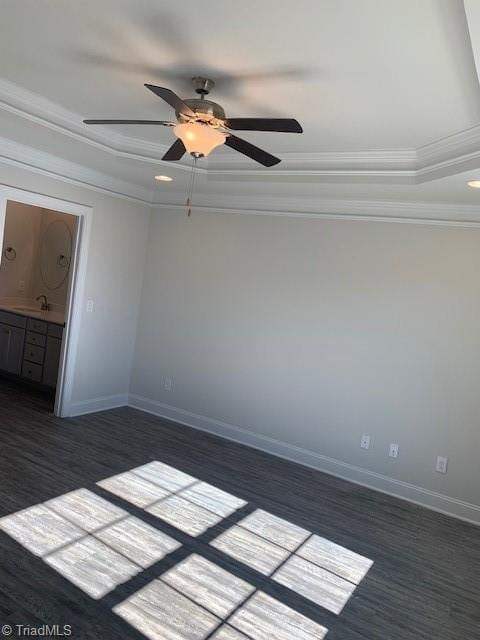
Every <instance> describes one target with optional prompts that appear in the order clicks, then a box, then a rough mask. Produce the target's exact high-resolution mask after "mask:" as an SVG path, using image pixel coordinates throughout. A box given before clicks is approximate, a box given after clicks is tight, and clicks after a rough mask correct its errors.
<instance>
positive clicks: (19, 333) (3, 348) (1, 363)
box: [0, 324, 25, 375]
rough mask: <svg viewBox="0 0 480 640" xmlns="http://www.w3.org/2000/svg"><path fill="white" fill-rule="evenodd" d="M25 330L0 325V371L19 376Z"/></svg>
mask: <svg viewBox="0 0 480 640" xmlns="http://www.w3.org/2000/svg"><path fill="white" fill-rule="evenodd" d="M24 342H25V330H24V329H20V328H18V327H11V326H9V325H8V324H0V369H2V370H3V371H7V372H8V373H15V374H17V375H18V374H19V373H20V371H21V369H22V360H23V343H24Z"/></svg>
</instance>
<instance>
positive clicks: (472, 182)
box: [467, 180, 480, 189]
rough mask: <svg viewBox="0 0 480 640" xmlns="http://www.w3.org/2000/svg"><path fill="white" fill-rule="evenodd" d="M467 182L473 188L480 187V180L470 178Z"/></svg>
mask: <svg viewBox="0 0 480 640" xmlns="http://www.w3.org/2000/svg"><path fill="white" fill-rule="evenodd" d="M467 184H468V186H469V187H472V189H480V180H470V182H467Z"/></svg>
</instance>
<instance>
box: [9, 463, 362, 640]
mask: <svg viewBox="0 0 480 640" xmlns="http://www.w3.org/2000/svg"><path fill="white" fill-rule="evenodd" d="M97 485H98V486H99V487H100V488H102V489H103V490H105V491H108V492H110V493H111V494H112V495H115V496H117V497H119V498H121V499H122V500H124V501H125V503H122V504H127V503H131V504H133V505H134V506H135V507H136V508H137V511H136V514H137V515H138V514H139V511H138V509H143V510H144V512H145V513H148V514H150V515H153V516H155V517H156V518H159V519H161V520H162V521H163V522H165V523H167V524H168V525H169V526H170V527H173V528H174V529H176V530H177V531H178V532H181V533H182V534H187V535H189V536H191V538H192V541H193V540H195V539H196V538H197V537H198V536H201V535H202V534H204V533H205V532H206V531H208V530H209V529H210V528H211V527H214V526H216V525H218V524H219V523H221V522H222V521H223V520H224V519H225V518H228V517H231V516H232V514H235V513H236V512H237V511H238V510H239V509H242V508H244V507H246V506H247V502H246V501H245V500H243V499H241V498H239V497H237V496H234V495H232V494H230V493H227V492H226V491H223V490H221V489H219V488H218V487H215V486H213V485H211V484H208V483H207V482H203V481H201V480H199V479H198V478H195V477H193V476H191V475H189V474H187V473H185V472H183V471H181V470H179V469H176V468H174V467H171V466H168V465H166V464H164V463H162V462H159V461H153V462H149V463H148V464H145V465H142V466H140V467H136V468H134V469H131V470H129V471H126V472H124V473H120V474H117V475H114V476H112V477H109V478H106V479H104V480H101V481H99V482H98V483H97ZM247 513H248V512H247ZM242 515H243V514H241V513H239V514H238V515H237V516H236V519H235V523H234V524H232V525H231V526H230V527H229V528H228V529H226V530H225V531H223V532H222V533H220V534H218V535H216V537H215V538H214V539H213V540H212V539H211V537H210V538H208V539H207V541H208V540H210V542H209V545H210V546H211V548H213V549H215V550H216V551H217V552H220V553H222V554H224V556H225V559H228V558H230V561H229V562H232V561H233V562H238V563H240V566H241V565H245V568H244V571H245V570H246V568H249V569H251V570H252V569H253V570H254V572H256V573H257V574H258V575H259V576H263V578H262V580H268V581H269V584H270V585H272V586H273V585H275V584H277V585H279V586H280V587H281V588H286V589H288V590H290V591H291V592H295V593H296V594H298V596H301V597H302V598H305V599H306V600H308V601H310V602H312V603H314V604H315V605H318V606H319V607H321V608H323V609H326V610H328V611H330V612H332V613H334V614H337V615H338V614H340V613H341V611H342V609H343V608H344V606H345V605H346V603H347V602H348V600H349V599H350V598H351V596H352V594H353V593H354V591H355V589H356V588H357V586H358V585H359V584H360V582H361V581H362V580H363V579H364V577H365V576H366V574H367V572H368V571H369V569H370V568H371V566H372V564H373V562H372V560H370V559H368V558H365V557H363V556H361V555H359V554H357V553H355V552H353V551H351V550H349V549H346V548H345V547H342V546H340V545H338V544H336V543H334V542H332V541H331V540H327V539H326V538H323V537H321V536H318V535H314V534H312V532H310V531H308V530H306V529H304V528H302V527H299V526H298V525H296V524H293V523H291V522H289V521H287V520H284V519H282V518H279V517H278V516H275V515H273V514H271V513H269V512H267V511H264V510H262V509H256V510H254V511H253V512H251V513H248V515H245V516H244V517H242ZM149 522H152V520H151V519H150V521H149ZM0 530H3V531H4V532H5V533H7V534H8V535H9V536H10V537H12V538H13V539H15V540H16V541H17V542H19V543H20V544H21V545H22V546H24V547H25V548H26V549H28V551H30V552H31V553H33V554H35V555H36V556H39V557H41V558H42V559H43V560H44V562H45V563H47V564H48V565H49V566H50V567H52V568H53V569H55V570H56V571H57V572H58V573H60V574H61V575H62V576H63V577H64V578H66V579H67V580H69V581H70V582H71V583H72V584H74V585H75V586H77V587H78V588H80V589H81V590H82V591H84V592H85V593H87V594H88V595H89V596H91V597H92V598H94V599H101V598H103V597H104V596H105V595H106V594H108V593H110V592H111V591H112V590H114V589H116V588H118V587H119V586H120V585H122V584H124V583H127V582H129V581H130V580H131V579H132V578H134V576H136V575H138V574H139V573H141V572H142V571H144V570H145V569H147V568H149V567H152V566H153V565H155V563H157V562H159V561H161V560H163V559H164V558H165V557H166V556H167V555H169V554H171V553H174V552H175V551H177V550H178V549H180V548H181V547H182V544H181V543H180V542H179V541H178V540H176V539H175V537H174V536H175V532H174V531H173V529H167V530H168V531H169V532H170V531H172V534H171V536H170V535H167V534H165V533H164V532H163V531H160V530H159V529H158V528H156V527H155V526H152V524H150V523H147V522H145V521H144V520H142V519H141V517H137V516H134V515H131V514H130V513H129V511H128V504H127V506H126V507H124V508H120V507H118V506H116V505H115V504H112V503H111V502H110V501H109V500H106V499H104V498H103V497H100V496H99V495H97V494H96V493H94V492H92V491H89V490H88V489H85V488H80V489H77V490H75V491H71V492H69V493H66V494H64V495H61V496H58V497H57V498H54V499H52V500H48V501H47V502H45V503H42V504H38V505H34V506H32V507H29V508H28V509H24V510H22V511H18V512H16V513H13V514H11V515H9V516H6V517H4V518H1V519H0ZM172 536H173V537H172ZM180 538H181V536H180ZM181 539H182V538H181ZM183 539H184V538H183ZM252 575H254V574H252ZM252 580H253V578H252ZM258 584H262V582H260V583H258ZM280 593H282V592H281V591H280ZM298 596H297V597H298ZM278 597H279V598H280V599H275V598H272V597H271V596H270V595H268V594H266V593H264V592H263V591H262V590H258V589H257V588H256V587H255V586H254V585H252V584H250V583H249V582H247V581H246V580H243V579H240V578H239V577H238V576H236V575H233V574H232V573H230V572H229V571H226V570H225V569H224V568H222V567H220V566H218V565H217V564H215V563H213V562H211V561H210V560H207V559H206V558H205V557H203V556H202V555H201V551H198V549H197V552H196V553H192V554H190V555H189V556H187V558H185V559H182V560H180V561H179V562H178V563H177V564H174V566H173V567H171V568H170V569H168V570H167V571H166V572H165V573H162V569H161V567H160V568H159V570H158V577H157V578H155V579H153V580H152V581H151V582H149V583H148V584H147V585H146V586H144V587H143V588H142V589H139V590H138V591H137V592H135V593H133V595H131V596H130V597H128V598H126V599H125V600H124V601H123V602H120V604H118V605H117V606H115V607H114V611H115V613H117V614H118V615H119V616H120V617H122V618H123V619H124V620H125V621H126V622H128V623H129V624H131V625H132V626H133V627H135V628H136V629H137V630H139V631H140V632H141V633H143V634H144V635H145V636H146V637H147V638H148V639H149V640H204V639H206V638H207V637H208V638H209V639H210V638H211V639H212V640H271V638H275V639H276V640H321V639H322V638H324V637H325V635H326V634H327V629H326V628H325V627H323V626H322V625H320V624H318V623H317V622H315V621H313V620H310V619H309V618H307V617H305V616H304V615H302V614H300V613H299V612H298V611H295V610H294V609H292V608H291V607H289V606H287V605H286V604H285V603H283V602H281V601H280V600H281V596H278Z"/></svg>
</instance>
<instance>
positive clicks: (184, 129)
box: [173, 122, 226, 156]
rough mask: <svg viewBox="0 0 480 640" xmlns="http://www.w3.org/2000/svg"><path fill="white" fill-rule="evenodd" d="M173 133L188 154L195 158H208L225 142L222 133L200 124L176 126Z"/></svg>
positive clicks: (189, 123) (191, 123) (185, 123)
mask: <svg viewBox="0 0 480 640" xmlns="http://www.w3.org/2000/svg"><path fill="white" fill-rule="evenodd" d="M173 132H174V134H175V135H176V136H177V138H180V140H181V141H182V142H183V144H184V145H185V149H186V150H187V151H188V153H191V154H194V155H196V156H208V154H209V153H211V152H212V151H213V150H214V149H215V147H219V146H220V145H221V144H223V143H224V142H225V140H226V135H225V134H224V133H222V132H221V131H218V129H214V128H213V127H211V126H209V125H208V124H202V123H201V122H184V123H182V124H177V125H176V126H175V127H174V128H173Z"/></svg>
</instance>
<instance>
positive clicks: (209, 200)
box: [0, 138, 480, 229]
mask: <svg viewBox="0 0 480 640" xmlns="http://www.w3.org/2000/svg"><path fill="white" fill-rule="evenodd" d="M0 163H2V164H5V165H10V166H15V167H20V168H22V169H27V170H28V171H32V172H35V173H39V174H41V175H45V176H47V177H49V178H52V179H55V180H60V181H62V182H67V183H69V184H73V185H75V186H78V187H81V188H86V189H89V190H92V191H97V192H100V193H103V194H106V195H109V196H114V197H118V198H122V199H126V200H129V201H133V202H136V203H138V204H141V205H144V206H148V207H155V208H157V209H161V210H162V211H170V212H184V211H185V210H186V208H185V204H184V203H183V202H182V200H183V198H184V194H183V193H181V194H180V193H178V192H175V191H169V192H164V193H163V194H162V199H161V200H155V196H156V195H157V196H158V191H155V190H153V189H145V188H142V187H139V186H137V185H133V184H131V183H128V182H125V181H123V180H118V179H116V178H112V177H111V176H108V175H106V174H103V173H101V172H98V171H94V170H92V169H88V168H87V167H83V166H81V165H79V164H75V163H73V162H67V161H66V160H63V159H61V158H58V157H56V156H54V155H52V154H48V153H45V152H43V151H39V150H37V149H33V148H32V147H28V146H26V145H22V144H19V143H17V142H14V141H12V140H8V139H6V138H0ZM206 186H207V187H208V183H207V184H205V183H203V184H202V183H199V185H198V187H199V191H198V192H197V194H196V195H195V201H194V205H193V211H194V212H195V210H197V211H201V212H205V213H217V214H226V213H228V214H239V215H259V216H264V215H268V216H286V217H293V218H315V219H319V218H322V219H328V220H363V221H371V222H396V223H410V224H434V225H442V226H457V227H469V228H477V229H480V206H474V205H456V204H438V203H431V202H429V203H426V202H396V201H386V200H382V201H380V200H346V199H325V198H316V197H310V198H308V197H302V198H299V197H278V196H277V197H275V196H268V197H267V196H254V195H228V196H220V195H218V196H212V195H211V194H206V193H202V192H201V189H202V188H205V187H206Z"/></svg>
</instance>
